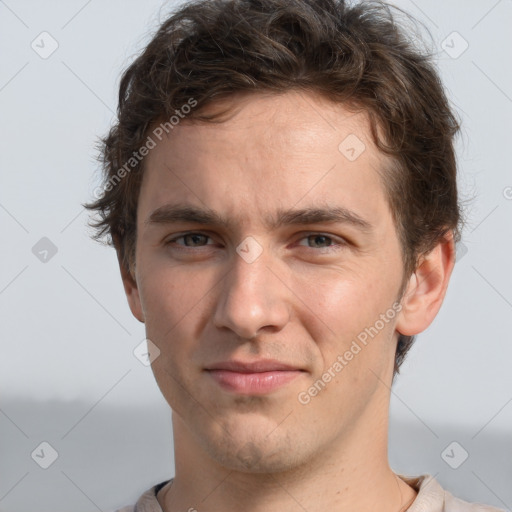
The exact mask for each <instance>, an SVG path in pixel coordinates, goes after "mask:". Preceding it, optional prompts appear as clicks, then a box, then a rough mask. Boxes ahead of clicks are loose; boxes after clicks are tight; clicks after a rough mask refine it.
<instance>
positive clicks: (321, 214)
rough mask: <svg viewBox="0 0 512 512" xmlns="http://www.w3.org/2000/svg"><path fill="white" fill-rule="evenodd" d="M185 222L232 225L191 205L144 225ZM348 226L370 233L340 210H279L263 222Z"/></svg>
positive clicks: (167, 208)
mask: <svg viewBox="0 0 512 512" xmlns="http://www.w3.org/2000/svg"><path fill="white" fill-rule="evenodd" d="M178 222H188V223H194V224H201V225H210V226H219V227H223V228H229V227H230V226H231V225H232V221H230V220H229V219H227V218H224V217H222V216H221V215H219V214H218V213H217V212H215V211H213V210H211V209H209V208H198V207H196V206H191V205H182V204H166V205H163V206H161V207H159V208H157V209H156V210H155V211H153V212H152V213H151V215H150V216H149V217H148V219H147V220H146V221H145V224H149V225H151V224H173V223H178ZM320 223H327V224H334V223H340V224H349V225H352V226H354V227H356V228H358V229H360V230H361V231H364V232H370V231H371V230H372V225H371V224H370V223H369V222H368V221H367V220H365V219H363V218H362V217H361V216H359V215H358V214H356V213H355V212H353V211H351V210H348V209H347V208H343V207H341V206H336V207H327V208H315V207H308V208H301V209H288V210H284V209H279V210H277V214H276V216H275V217H274V216H269V217H267V218H266V219H265V226H266V227H267V228H268V229H270V230H275V229H277V228H279V227H281V226H283V225H302V224H320Z"/></svg>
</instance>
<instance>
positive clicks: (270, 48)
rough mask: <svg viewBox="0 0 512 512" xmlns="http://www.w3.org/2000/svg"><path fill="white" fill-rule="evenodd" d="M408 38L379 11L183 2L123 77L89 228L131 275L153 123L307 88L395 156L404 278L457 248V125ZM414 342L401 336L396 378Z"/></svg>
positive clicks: (340, 0) (390, 184) (335, 2)
mask: <svg viewBox="0 0 512 512" xmlns="http://www.w3.org/2000/svg"><path fill="white" fill-rule="evenodd" d="M394 9H395V10H396V11H395V12H397V13H400V14H403V15H405V16H406V17H407V19H408V20H412V21H414V20H413V19H412V18H411V17H410V16H409V15H407V14H406V13H404V12H403V11H401V10H400V9H398V8H394ZM410 34H411V32H410V31H409V33H408V31H407V30H405V29H404V28H403V27H402V28H401V27H399V26H398V24H397V23H396V20H395V16H394V13H392V10H391V7H390V6H388V5H386V4H384V3H382V2H373V1H365V2H363V3H356V4H353V5H349V4H348V3H346V2H345V1H344V0H195V1H191V2H188V3H185V4H182V5H181V6H180V7H178V8H177V10H176V11H175V12H173V13H172V14H171V15H170V16H169V17H168V19H167V20H166V21H164V22H163V23H162V24H161V26H160V27H159V29H158V31H157V32H156V34H155V35H154V37H153V39H152V40H151V41H150V43H149V44H148V45H147V47H146V48H145V49H144V50H143V51H142V53H141V54H140V55H139V56H138V57H137V58H136V60H135V61H134V62H133V63H132V64H131V65H130V66H129V67H128V68H127V69H126V71H125V72H124V74H123V76H122V78H121V83H120V88H119V105H118V110H117V122H116V123H115V125H114V126H113V127H112V128H111V129H110V131H109V133H108V134H107V135H106V137H104V138H103V139H101V154H100V160H101V163H102V170H103V180H104V181H103V190H102V194H101V195H100V196H99V197H97V198H96V201H94V202H91V203H89V204H86V205H84V206H85V207H86V208H88V209H90V210H94V211H96V212H97V214H98V215H99V219H97V220H96V222H94V223H92V224H91V225H92V226H93V227H94V228H95V229H96V232H95V238H96V239H97V240H100V239H103V238H104V237H106V238H107V243H109V244H111V245H114V246H115V248H116V250H117V251H118V253H119V256H120V260H121V262H122V264H123V265H124V266H125V267H126V268H127V269H130V270H132V269H133V266H134V265H135V244H136V212H137V201H138V197H139V191H140V186H141V181H142V175H143V172H144V158H143V156H144V154H145V153H147V151H148V142H149V140H153V139H151V138H150V137H148V133H149V130H150V129H151V127H153V126H154V125H155V124H156V123H158V122H162V124H161V126H162V127H163V128H164V129H165V131H167V132H169V131H170V130H171V129H172V128H173V122H172V118H173V117H174V118H176V119H178V116H179V117H183V116H184V115H186V118H187V120H188V119H195V120H197V121H201V122H222V120H221V119H220V118H219V116H220V114H218V115H209V116H207V115H205V114H204V112H203V107H205V106H207V105H209V104H211V103H212V102H215V101H216V100H220V99H225V98H229V97H233V95H234V94H237V93H250V92H261V91H265V92H274V93H276V94H278V93H283V92H287V91H291V90H299V91H304V92H308V91H310V92H316V93H320V94H321V95H323V96H324V97H325V98H327V99H330V100H332V101H333V102H337V103H343V104H344V105H346V106H350V107H351V108H354V109H357V110H361V111H364V112H366V113H367V114H368V117H369V120H370V126H371V135H372V138H373V140H374V142H375V144H376V145H377V147H378V149H379V150H380V151H382V153H383V154H385V155H388V156H389V157H391V158H390V161H391V162H392V166H388V168H386V169H385V170H381V177H382V181H383V185H384V188H385V191H386V197H387V201H388V204H389V207H390V210H391V212H392V215H393V220H394V222H395V225H396V229H397V233H398V237H399V240H400V242H401V247H402V254H403V261H404V271H405V273H404V275H405V276H406V277H408V276H409V275H410V274H411V273H412V272H413V271H414V269H415V268H416V264H417V261H418V260H417V258H418V256H419V255H421V254H424V253H427V252H428V251H430V250H431V249H433V248H434V247H435V246H436V245H437V244H438V243H439V242H440V240H441V239H442V238H444V237H445V236H446V235H447V233H449V232H451V233H453V235H454V239H455V241H458V240H459V239H460V224H461V209H460V206H459V202H458V197H457V183H456V160H455V150H454V137H455V135H456V133H457V132H458V130H459V122H458V120H457V118H456V116H455V114H454V112H453V111H452V109H451V107H450V105H449V102H448V99H447V96H446V94H445V91H444V89H443V86H442V83H441V80H440V78H439V75H438V72H437V70H436V68H435V65H434V63H433V58H432V57H433V56H432V54H431V53H430V52H429V51H427V50H426V49H425V48H422V49H420V48H419V46H418V45H417V44H416V42H417V41H416V39H415V38H414V36H413V37H410ZM184 106H188V107H187V109H185V107H184ZM192 107H193V108H192ZM166 120H167V121H166ZM153 142H154V141H153ZM144 149H145V151H144ZM141 155H142V156H141ZM128 163H129V165H128ZM402 292H403V291H402ZM413 341H414V336H403V335H400V337H399V339H398V344H397V350H396V356H395V368H394V372H395V373H394V375H396V374H397V373H398V371H399V367H400V365H401V364H402V362H403V360H404V358H405V356H406V354H407V352H408V350H409V349H410V347H411V345H412V344H413Z"/></svg>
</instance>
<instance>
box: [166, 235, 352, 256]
mask: <svg viewBox="0 0 512 512" xmlns="http://www.w3.org/2000/svg"><path fill="white" fill-rule="evenodd" d="M191 235H200V236H204V237H206V238H209V239H210V240H211V239H212V238H211V237H210V236H209V235H207V234H206V233H201V232H199V231H188V232H186V233H182V234H181V235H179V236H175V237H173V238H170V239H168V240H167V241H166V242H164V245H165V246H170V245H173V244H174V242H176V241H177V240H179V239H181V238H185V237H186V236H191ZM320 236H321V237H324V238H326V239H328V240H330V241H331V242H333V245H329V246H327V247H319V248H316V252H319V253H326V252H334V251H339V250H340V249H342V248H343V247H344V246H346V245H347V242H346V241H345V240H343V239H340V238H338V237H334V236H331V235H328V234H326V233H316V232H312V233H307V234H306V235H304V236H303V237H302V238H300V240H305V239H307V238H310V237H320ZM207 246H208V244H207V245H203V246H197V247H187V246H179V245H175V247H176V248H178V250H180V251H185V252H188V251H191V250H192V251H193V250H194V249H196V248H201V247H207ZM308 249H315V248H314V247H308Z"/></svg>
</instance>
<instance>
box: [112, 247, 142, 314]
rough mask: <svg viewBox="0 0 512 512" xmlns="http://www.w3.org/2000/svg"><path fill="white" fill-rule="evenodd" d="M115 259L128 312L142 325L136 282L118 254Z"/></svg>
mask: <svg viewBox="0 0 512 512" xmlns="http://www.w3.org/2000/svg"><path fill="white" fill-rule="evenodd" d="M117 257H118V262H119V269H120V271H121V279H122V280H123V287H124V291H125V293H126V298H127V299H128V305H129V306H130V310H131V312H132V314H133V316H134V317H135V318H136V319H137V320H138V321H139V322H142V323H144V313H143V311H142V304H141V301H140V296H139V288H138V286H137V281H136V280H135V277H134V276H133V275H132V273H131V272H130V270H129V269H128V268H127V267H126V265H125V264H124V263H123V261H122V260H121V258H120V255H119V253H118V254H117Z"/></svg>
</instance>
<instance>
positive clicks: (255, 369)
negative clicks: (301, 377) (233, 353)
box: [206, 359, 304, 373]
mask: <svg viewBox="0 0 512 512" xmlns="http://www.w3.org/2000/svg"><path fill="white" fill-rule="evenodd" d="M206 370H207V371H210V370H228V371H231V372H240V373H261V372H274V371H304V370H302V369H301V368H298V367H297V366H294V365H290V364H286V363H281V362H280V361H276V360H274V359H259V360H257V361H235V360H230V361H222V362H220V363H215V364H212V365H209V366H208V368H206Z"/></svg>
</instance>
